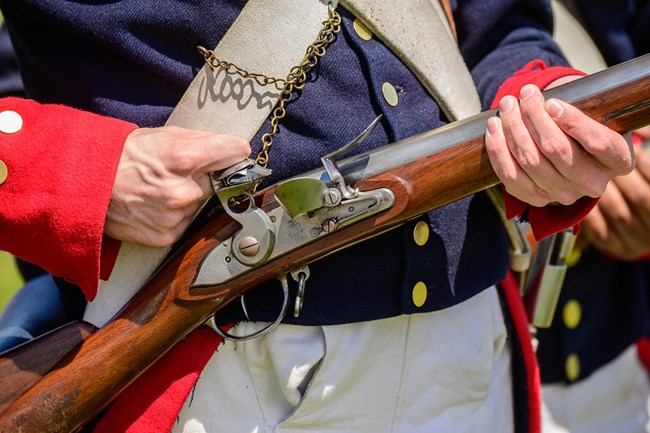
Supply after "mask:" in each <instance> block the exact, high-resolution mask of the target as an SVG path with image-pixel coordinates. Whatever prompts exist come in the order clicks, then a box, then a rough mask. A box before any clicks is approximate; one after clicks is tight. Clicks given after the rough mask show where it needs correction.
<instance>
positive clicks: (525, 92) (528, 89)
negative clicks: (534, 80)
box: [519, 84, 537, 99]
mask: <svg viewBox="0 0 650 433" xmlns="http://www.w3.org/2000/svg"><path fill="white" fill-rule="evenodd" d="M535 90H537V87H535V85H533V84H527V85H525V86H524V87H522V88H521V91H520V93H519V94H520V95H521V99H526V98H528V97H529V96H531V95H532V94H533V93H535Z"/></svg>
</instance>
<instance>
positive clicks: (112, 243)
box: [99, 235, 122, 280]
mask: <svg viewBox="0 0 650 433" xmlns="http://www.w3.org/2000/svg"><path fill="white" fill-rule="evenodd" d="M121 246H122V242H121V241H118V240H117V239H113V238H112V237H110V236H106V235H104V236H102V250H101V253H100V256H99V278H101V279H102V280H108V277H110V276H111V272H113V267H114V266H115V262H116V261H117V254H118V253H119V252H120V247H121Z"/></svg>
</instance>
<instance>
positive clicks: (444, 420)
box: [173, 287, 513, 433]
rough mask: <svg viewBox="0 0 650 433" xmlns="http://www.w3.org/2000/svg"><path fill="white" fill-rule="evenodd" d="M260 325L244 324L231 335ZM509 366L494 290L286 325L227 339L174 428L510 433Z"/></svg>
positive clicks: (253, 432)
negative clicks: (363, 315)
mask: <svg viewBox="0 0 650 433" xmlns="http://www.w3.org/2000/svg"><path fill="white" fill-rule="evenodd" d="M264 325H265V324H255V323H244V324H241V325H238V326H236V327H235V328H233V330H232V331H231V332H232V333H233V334H239V335H244V334H247V333H250V332H252V331H254V330H257V329H259V328H260V327H262V326H264ZM510 369H511V360H510V348H509V341H508V336H507V335H506V329H505V326H504V323H503V316H502V312H501V307H500V304H499V299H498V295H497V293H496V289H495V288H494V287H492V288H490V289H488V290H486V291H484V292H482V293H481V294H479V295H477V296H475V297H473V298H472V299H470V300H468V301H466V302H463V303H461V304H459V305H456V306H454V307H452V308H449V309H446V310H443V311H438V312H433V313H426V314H416V315H410V316H401V317H395V318H390V319H384V320H378V321H372V322H363V323H354V324H346V325H336V326H323V327H303V326H292V325H281V326H280V327H278V328H277V329H275V330H274V331H272V332H271V333H269V334H267V335H265V336H263V337H260V338H257V339H254V340H250V341H247V342H244V343H237V344H233V343H232V342H227V343H225V344H222V345H221V346H220V347H219V348H218V349H217V352H216V353H215V355H214V356H213V357H212V359H211V360H210V361H209V362H208V364H207V366H206V369H205V370H204V371H203V373H202V374H201V376H200V378H199V380H198V382H197V385H196V387H195V389H194V391H193V392H192V393H191V394H190V396H189V397H188V399H187V401H186V402H185V405H184V407H183V409H182V411H181V413H180V415H179V417H178V420H177V423H176V424H175V426H174V429H173V432H176V433H179V432H183V433H198V432H201V433H204V432H205V433H208V432H209V433H216V432H224V433H239V432H248V433H266V432H295V433H298V432H312V433H313V432H318V433H330V432H331V433H334V432H336V433H341V432H368V433H383V432H386V433H388V432H399V433H408V432H414V433H415V432H426V433H434V432H445V433H446V432H454V433H455V432H458V433H460V432H472V433H475V432H494V433H509V432H512V431H513V405H512V380H511V371H510Z"/></svg>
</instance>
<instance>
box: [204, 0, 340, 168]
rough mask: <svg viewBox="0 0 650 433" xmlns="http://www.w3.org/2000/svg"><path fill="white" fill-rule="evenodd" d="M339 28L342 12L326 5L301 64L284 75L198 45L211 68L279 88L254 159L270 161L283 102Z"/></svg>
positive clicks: (262, 162) (264, 163) (302, 83)
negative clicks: (243, 64) (249, 68)
mask: <svg viewBox="0 0 650 433" xmlns="http://www.w3.org/2000/svg"><path fill="white" fill-rule="evenodd" d="M340 30H341V16H340V15H339V14H338V12H336V10H335V9H334V8H333V7H332V5H331V4H330V5H329V7H328V18H327V20H325V21H323V28H322V29H321V30H320V32H319V33H318V36H317V37H316V40H315V41H314V42H313V43H312V44H311V45H310V46H309V47H308V48H307V52H306V53H305V57H304V58H303V60H302V62H301V63H300V65H297V66H294V67H293V68H291V71H290V72H289V74H288V75H287V76H286V78H284V79H283V78H275V77H269V76H268V75H264V74H257V73H252V72H249V71H247V70H246V69H244V68H241V67H239V66H237V65H235V64H232V63H230V62H227V61H224V60H221V59H219V58H218V57H217V55H216V54H215V53H214V51H212V50H207V49H205V48H203V47H198V48H199V51H200V52H201V54H203V57H204V58H205V61H206V63H207V64H208V66H210V68H211V69H212V70H214V69H216V68H221V69H223V70H224V71H225V73H226V74H228V75H239V76H240V77H242V78H246V79H252V80H255V82H256V83H257V84H259V85H260V86H268V85H274V86H275V88H276V89H277V90H279V91H280V100H279V102H278V106H277V107H275V109H274V110H273V112H272V116H271V126H270V131H269V132H267V133H265V134H264V135H262V138H261V140H262V149H261V150H260V151H259V153H258V154H257V157H256V158H255V163H256V164H258V165H261V166H262V167H267V166H268V163H269V150H270V148H271V146H272V145H273V138H274V137H275V134H277V132H278V124H279V122H280V119H282V118H283V117H284V116H285V115H286V114H287V112H286V109H285V105H286V103H287V102H289V101H291V99H292V98H293V94H294V91H295V90H299V89H302V88H303V87H304V86H305V83H306V82H307V73H308V72H309V71H310V70H311V69H312V68H313V67H314V66H316V64H317V63H318V59H320V58H321V57H323V56H324V55H325V52H326V48H327V46H328V45H329V44H330V43H332V41H334V38H335V35H336V33H338V32H339V31H340Z"/></svg>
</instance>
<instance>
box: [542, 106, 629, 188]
mask: <svg viewBox="0 0 650 433" xmlns="http://www.w3.org/2000/svg"><path fill="white" fill-rule="evenodd" d="M545 105H546V109H547V111H548V112H549V114H550V115H551V117H552V118H553V120H554V121H555V123H556V124H557V125H558V127H560V128H561V129H562V130H563V131H564V132H565V133H566V134H567V135H569V136H570V137H572V138H573V139H574V140H576V141H577V142H578V143H580V145H581V146H582V148H583V149H584V150H585V151H586V152H588V153H589V154H590V155H591V156H592V157H593V158H594V159H595V160H596V161H597V162H598V163H599V164H600V165H602V166H603V167H605V168H606V169H608V170H609V173H610V174H612V175H613V176H618V175H623V174H627V173H629V172H630V171H632V169H633V168H634V152H633V151H632V148H631V144H630V143H628V142H627V141H626V140H625V138H623V136H622V135H620V134H618V133H617V132H615V131H613V130H611V129H609V128H608V127H606V126H605V125H602V124H600V123H598V122H596V121H595V120H593V119H591V118H589V117H588V116H586V115H585V114H584V113H583V112H582V111H580V110H578V109H577V108H575V107H573V106H572V105H570V104H567V103H566V102H563V101H560V100H558V99H550V100H548V101H547V102H546V104H545ZM613 176H612V177H613Z"/></svg>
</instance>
